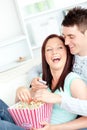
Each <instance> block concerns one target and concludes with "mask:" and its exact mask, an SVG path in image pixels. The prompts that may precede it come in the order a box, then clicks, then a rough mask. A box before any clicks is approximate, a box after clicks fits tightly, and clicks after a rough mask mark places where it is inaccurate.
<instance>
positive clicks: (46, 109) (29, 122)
mask: <svg viewBox="0 0 87 130" xmlns="http://www.w3.org/2000/svg"><path fill="white" fill-rule="evenodd" d="M16 105H17V104H16ZM52 106H53V105H52V104H48V103H43V104H41V105H40V106H39V107H38V108H34V109H29V108H23V109H21V108H16V107H15V105H14V106H11V107H9V108H8V111H9V113H10V114H11V116H12V118H13V120H14V121H15V123H16V124H17V125H18V126H21V127H23V128H24V129H26V130H27V129H29V128H31V127H33V128H42V127H43V126H42V125H40V122H42V121H46V122H50V118H51V113H52Z"/></svg>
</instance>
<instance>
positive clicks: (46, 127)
mask: <svg viewBox="0 0 87 130" xmlns="http://www.w3.org/2000/svg"><path fill="white" fill-rule="evenodd" d="M40 124H41V125H42V126H44V127H43V128H39V129H36V128H32V129H30V130H54V129H52V128H51V125H50V124H48V123H47V122H41V123H40Z"/></svg>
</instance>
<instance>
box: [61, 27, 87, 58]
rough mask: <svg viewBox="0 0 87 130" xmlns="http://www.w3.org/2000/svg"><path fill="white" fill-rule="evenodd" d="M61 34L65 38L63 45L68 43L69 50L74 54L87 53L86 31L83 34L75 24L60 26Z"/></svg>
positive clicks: (82, 54)
mask: <svg viewBox="0 0 87 130" xmlns="http://www.w3.org/2000/svg"><path fill="white" fill-rule="evenodd" d="M62 34H63V36H64V38H65V45H68V46H69V48H70V52H71V53H72V54H75V55H80V56H85V55H87V31H85V32H84V34H83V33H82V32H81V31H80V30H79V29H78V27H77V26H76V25H74V26H71V27H66V26H63V27H62Z"/></svg>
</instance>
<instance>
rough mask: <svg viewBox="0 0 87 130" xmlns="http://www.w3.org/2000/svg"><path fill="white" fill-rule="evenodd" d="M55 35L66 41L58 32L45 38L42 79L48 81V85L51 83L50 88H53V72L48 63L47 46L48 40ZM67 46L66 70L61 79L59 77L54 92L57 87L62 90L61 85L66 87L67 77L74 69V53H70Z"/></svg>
mask: <svg viewBox="0 0 87 130" xmlns="http://www.w3.org/2000/svg"><path fill="white" fill-rule="evenodd" d="M55 37H56V38H58V39H60V40H61V41H62V42H63V43H64V42H65V40H64V38H63V37H62V36H58V35H57V34H51V35H49V36H48V37H47V38H46V39H45V40H44V42H43V45H42V50H41V52H42V79H43V80H45V81H47V85H49V87H50V89H51V83H52V74H51V71H50V67H49V65H48V63H47V62H46V58H45V47H46V44H47V42H48V40H49V39H51V38H55ZM65 47H66V51H67V60H66V63H65V67H64V70H63V72H62V74H61V76H60V79H59V81H58V83H57V85H56V86H55V89H54V90H52V92H54V91H55V90H56V89H59V90H60V87H61V88H62V89H63V90H64V88H63V87H64V80H65V77H66V76H67V74H68V73H69V72H70V71H71V70H72V60H73V56H72V54H70V51H69V48H68V46H65Z"/></svg>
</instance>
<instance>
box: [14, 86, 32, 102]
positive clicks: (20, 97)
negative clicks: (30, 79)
mask: <svg viewBox="0 0 87 130" xmlns="http://www.w3.org/2000/svg"><path fill="white" fill-rule="evenodd" d="M30 100H31V95H30V90H29V89H28V88H26V87H19V88H18V89H17V91H16V102H18V101H23V102H29V101H30Z"/></svg>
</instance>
